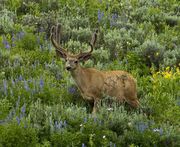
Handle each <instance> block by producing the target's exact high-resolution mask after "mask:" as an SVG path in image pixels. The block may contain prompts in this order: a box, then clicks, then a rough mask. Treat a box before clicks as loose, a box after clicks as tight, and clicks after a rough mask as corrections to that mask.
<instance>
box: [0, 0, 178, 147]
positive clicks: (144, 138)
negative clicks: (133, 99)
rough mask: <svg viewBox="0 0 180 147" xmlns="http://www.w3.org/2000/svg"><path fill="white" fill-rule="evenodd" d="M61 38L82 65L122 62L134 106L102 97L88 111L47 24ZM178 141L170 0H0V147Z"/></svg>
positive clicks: (168, 146)
mask: <svg viewBox="0 0 180 147" xmlns="http://www.w3.org/2000/svg"><path fill="white" fill-rule="evenodd" d="M57 23H60V24H61V25H62V27H63V29H62V36H61V44H62V46H64V47H65V48H68V50H69V51H71V52H73V53H78V52H80V51H87V49H88V47H89V45H88V42H89V41H90V38H91V34H92V33H93V32H94V30H95V29H96V28H98V29H99V33H98V40H97V43H96V46H95V49H94V51H93V56H92V58H91V59H90V60H88V61H87V62H85V63H82V66H83V67H94V68H96V69H99V70H125V71H128V72H129V73H131V74H132V75H133V76H134V77H135V79H136V81H137V87H138V98H139V101H140V107H139V108H138V109H130V108H129V106H128V105H127V104H122V105H119V104H117V103H116V102H114V101H112V99H113V98H111V97H107V96H104V98H103V99H102V102H101V106H99V111H98V112H97V114H96V116H92V114H91V111H92V107H91V105H90V104H89V103H88V102H87V101H85V100H83V98H82V96H81V95H80V92H79V90H78V88H77V86H76V85H75V82H74V81H73V79H72V77H71V75H70V73H69V72H68V71H66V70H65V68H64V60H62V59H60V58H57V57H56V56H55V55H56V53H55V49H54V47H53V46H52V44H51V42H50V39H49V36H50V28H51V26H53V25H56V24H57ZM13 146H17V147H24V146H30V147H50V146H57V147H67V146H68V147H70V146H72V147H76V146H77V147H101V146H103V147H126V146H127V147H151V146H154V147H178V146H180V1H178V0H76V1H75V0H0V147H13Z"/></svg>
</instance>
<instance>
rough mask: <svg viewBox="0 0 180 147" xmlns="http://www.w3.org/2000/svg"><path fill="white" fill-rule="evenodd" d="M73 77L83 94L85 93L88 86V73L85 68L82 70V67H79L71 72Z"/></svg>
mask: <svg viewBox="0 0 180 147" xmlns="http://www.w3.org/2000/svg"><path fill="white" fill-rule="evenodd" d="M71 75H72V77H73V79H74V81H75V82H76V84H77V86H78V87H79V89H80V91H81V92H84V89H85V88H86V86H87V83H86V81H87V80H86V78H87V77H86V71H85V69H84V68H82V67H81V66H80V65H78V67H77V68H76V69H75V70H73V71H71Z"/></svg>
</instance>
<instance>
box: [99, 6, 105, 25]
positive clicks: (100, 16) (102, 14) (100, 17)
mask: <svg viewBox="0 0 180 147" xmlns="http://www.w3.org/2000/svg"><path fill="white" fill-rule="evenodd" d="M103 16H104V13H103V12H101V10H99V9H98V21H99V22H100V21H101V20H102V18H103Z"/></svg>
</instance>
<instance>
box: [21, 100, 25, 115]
mask: <svg viewBox="0 0 180 147" xmlns="http://www.w3.org/2000/svg"><path fill="white" fill-rule="evenodd" d="M25 111H26V104H25V103H24V105H23V106H22V108H21V112H22V113H23V114H24V113H25Z"/></svg>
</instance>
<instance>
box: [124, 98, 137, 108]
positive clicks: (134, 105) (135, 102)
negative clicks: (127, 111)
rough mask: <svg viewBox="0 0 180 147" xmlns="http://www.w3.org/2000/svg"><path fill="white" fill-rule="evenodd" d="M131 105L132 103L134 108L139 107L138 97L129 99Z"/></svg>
mask: <svg viewBox="0 0 180 147" xmlns="http://www.w3.org/2000/svg"><path fill="white" fill-rule="evenodd" d="M127 103H128V104H129V105H131V106H132V107H133V108H138V107H139V101H138V100H137V99H133V100H129V101H127Z"/></svg>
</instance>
